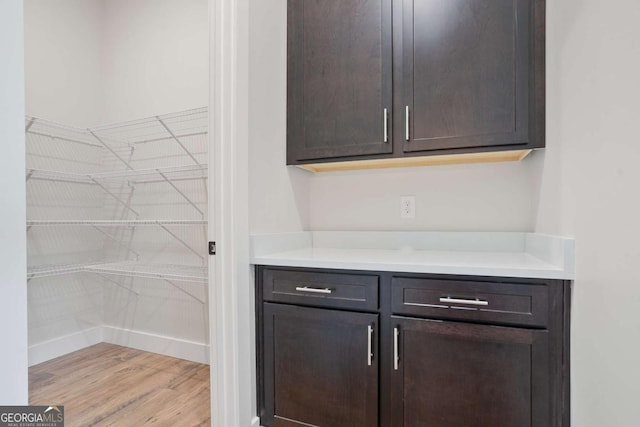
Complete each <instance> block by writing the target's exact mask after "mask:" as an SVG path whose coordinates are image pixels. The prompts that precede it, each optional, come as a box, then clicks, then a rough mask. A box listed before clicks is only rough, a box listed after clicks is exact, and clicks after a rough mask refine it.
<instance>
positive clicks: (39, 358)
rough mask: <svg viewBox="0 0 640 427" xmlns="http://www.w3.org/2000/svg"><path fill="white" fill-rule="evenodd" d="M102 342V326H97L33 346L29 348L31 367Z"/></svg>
mask: <svg viewBox="0 0 640 427" xmlns="http://www.w3.org/2000/svg"><path fill="white" fill-rule="evenodd" d="M102 340H103V329H102V326H95V327H93V328H88V329H83V330H82V331H78V332H74V333H72V334H69V335H63V336H61V337H57V338H54V339H52V340H49V341H44V342H41V343H37V344H34V345H31V346H29V366H33V365H37V364H39V363H43V362H46V361H48V360H51V359H55V358H56V357H60V356H64V355H65V354H69V353H72V352H74V351H78V350H82V349H83V348H87V347H91V346H92V345H96V344H99V343H101V342H102Z"/></svg>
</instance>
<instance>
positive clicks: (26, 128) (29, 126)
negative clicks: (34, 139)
mask: <svg viewBox="0 0 640 427" xmlns="http://www.w3.org/2000/svg"><path fill="white" fill-rule="evenodd" d="M35 122H36V118H35V117H31V119H30V120H29V123H27V126H25V128H24V131H25V132H29V129H31V126H33V124H34V123H35Z"/></svg>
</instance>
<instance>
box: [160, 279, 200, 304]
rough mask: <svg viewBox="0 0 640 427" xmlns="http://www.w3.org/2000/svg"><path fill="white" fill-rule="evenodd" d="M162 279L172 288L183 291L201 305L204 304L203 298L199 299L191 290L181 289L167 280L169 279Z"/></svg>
mask: <svg viewBox="0 0 640 427" xmlns="http://www.w3.org/2000/svg"><path fill="white" fill-rule="evenodd" d="M162 280H164V281H165V282H167V283H168V284H170V285H171V286H173V287H174V288H176V289H177V290H179V291H180V292H182V293H184V294H185V295H189V296H190V297H191V298H193V299H194V300H196V301H198V302H199V303H200V304H202V305H204V304H205V302H204V301H203V300H201V299H200V298H198V297H197V296H195V295H193V294H192V293H191V292H188V291H185V290H184V289H182V287H180V286H178V285H176V284H175V283H173V282H172V281H171V280H169V279H162Z"/></svg>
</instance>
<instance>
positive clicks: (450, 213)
mask: <svg viewBox="0 0 640 427" xmlns="http://www.w3.org/2000/svg"><path fill="white" fill-rule="evenodd" d="M536 154H537V153H534V154H533V155H532V156H535V155H536ZM531 178H532V177H531V159H525V160H524V161H522V162H518V163H511V162H509V163H491V164H475V165H456V166H431V167H416V168H398V169H383V170H368V171H358V172H334V173H324V174H316V175H314V176H313V177H312V178H311V191H310V195H309V198H310V201H311V207H310V228H311V229H312V230H439V231H466V230H473V231H493V230H497V231H529V230H531V228H532V222H533V219H532V188H531V187H532V186H531ZM410 195H412V196H416V217H415V219H402V218H400V196H410Z"/></svg>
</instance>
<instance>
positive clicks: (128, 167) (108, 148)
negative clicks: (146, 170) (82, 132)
mask: <svg viewBox="0 0 640 427" xmlns="http://www.w3.org/2000/svg"><path fill="white" fill-rule="evenodd" d="M87 131H88V132H89V133H90V134H91V135H93V137H94V138H95V139H96V140H97V141H98V142H99V143H100V144H102V146H103V147H104V148H106V149H107V150H109V151H110V152H111V154H113V155H114V156H116V157H117V158H118V160H120V161H121V162H122V163H124V165H125V166H126V167H127V169H129V170H133V167H131V164H129V162H127V161H126V160H125V159H123V158H122V157H121V156H120V155H119V154H118V153H116V152H115V150H114V149H113V148H111V147H109V145H108V144H107V143H105V142H104V141H103V140H102V139H101V138H100V137H99V136H98V135H96V134H95V133H94V132H93V131H92V130H91V129H87Z"/></svg>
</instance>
